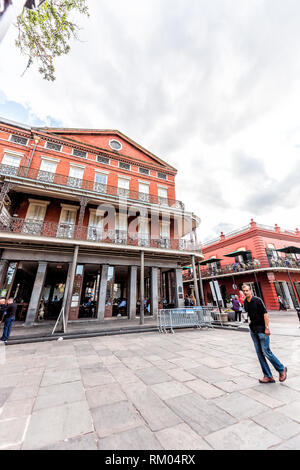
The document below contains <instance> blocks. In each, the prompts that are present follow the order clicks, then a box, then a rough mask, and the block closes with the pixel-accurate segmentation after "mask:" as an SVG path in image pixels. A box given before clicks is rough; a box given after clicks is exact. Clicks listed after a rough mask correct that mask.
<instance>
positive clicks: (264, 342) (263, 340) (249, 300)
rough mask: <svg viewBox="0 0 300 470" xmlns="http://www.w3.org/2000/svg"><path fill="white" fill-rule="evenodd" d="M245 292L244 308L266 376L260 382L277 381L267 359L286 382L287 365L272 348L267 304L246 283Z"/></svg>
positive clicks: (281, 379) (282, 380)
mask: <svg viewBox="0 0 300 470" xmlns="http://www.w3.org/2000/svg"><path fill="white" fill-rule="evenodd" d="M242 289H243V293H244V295H245V297H246V298H245V302H244V308H245V310H246V312H247V314H248V316H249V318H250V325H249V326H250V334H251V338H252V340H253V343H254V347H255V350H256V354H257V357H258V360H259V362H260V366H261V368H262V371H263V374H264V377H263V378H262V379H259V382H260V383H275V380H274V378H273V375H272V372H271V370H270V367H269V365H268V363H267V361H266V359H268V360H269V361H270V362H271V364H272V365H273V367H274V368H275V369H276V370H277V372H278V373H279V382H284V381H285V380H286V378H287V367H284V365H283V364H281V362H280V361H279V360H278V359H277V357H275V356H274V354H273V353H272V351H271V349H270V335H271V333H270V328H269V315H268V312H267V309H266V307H265V304H264V303H263V301H262V300H261V299H260V298H259V297H255V296H254V295H253V293H252V290H251V287H250V286H249V285H248V284H244V285H243V287H242Z"/></svg>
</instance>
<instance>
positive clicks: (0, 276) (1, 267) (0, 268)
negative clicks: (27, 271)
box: [0, 259, 9, 291]
mask: <svg viewBox="0 0 300 470" xmlns="http://www.w3.org/2000/svg"><path fill="white" fill-rule="evenodd" d="M8 266H9V261H8V260H7V259H2V260H1V261H0V291H1V290H2V288H3V285H4V281H5V279H6V275H7V270H8Z"/></svg>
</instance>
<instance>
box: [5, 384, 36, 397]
mask: <svg viewBox="0 0 300 470" xmlns="http://www.w3.org/2000/svg"><path fill="white" fill-rule="evenodd" d="M38 390H39V386H38V385H35V384H34V385H32V386H31V385H28V386H27V387H15V388H14V390H13V391H12V392H11V394H10V395H9V398H8V401H16V400H22V399H24V400H25V399H27V398H34V397H36V396H37V394H38Z"/></svg>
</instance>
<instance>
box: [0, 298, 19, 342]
mask: <svg viewBox="0 0 300 470" xmlns="http://www.w3.org/2000/svg"><path fill="white" fill-rule="evenodd" d="M1 301H2V302H3V298H2V299H0V302H1ZM2 302H1V305H3V304H4V305H5V299H4V302H3V303H2ZM16 311H17V304H16V303H15V302H14V299H13V298H12V297H11V298H9V299H8V301H7V304H6V305H5V307H4V313H3V316H2V319H1V323H2V321H3V320H4V328H3V334H2V338H1V339H0V341H3V342H4V343H7V340H8V338H9V336H10V333H11V329H12V326H13V322H14V321H15V319H16Z"/></svg>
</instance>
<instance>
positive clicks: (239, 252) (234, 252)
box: [224, 250, 251, 258]
mask: <svg viewBox="0 0 300 470" xmlns="http://www.w3.org/2000/svg"><path fill="white" fill-rule="evenodd" d="M250 254H251V251H250V250H247V251H245V250H239V251H233V252H232V253H228V255H224V256H225V257H226V258H235V257H236V256H240V255H250Z"/></svg>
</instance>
